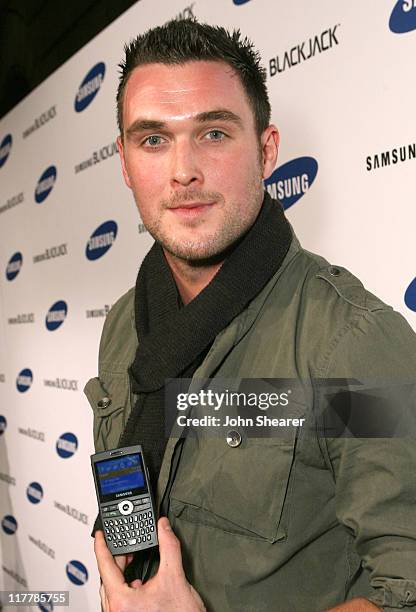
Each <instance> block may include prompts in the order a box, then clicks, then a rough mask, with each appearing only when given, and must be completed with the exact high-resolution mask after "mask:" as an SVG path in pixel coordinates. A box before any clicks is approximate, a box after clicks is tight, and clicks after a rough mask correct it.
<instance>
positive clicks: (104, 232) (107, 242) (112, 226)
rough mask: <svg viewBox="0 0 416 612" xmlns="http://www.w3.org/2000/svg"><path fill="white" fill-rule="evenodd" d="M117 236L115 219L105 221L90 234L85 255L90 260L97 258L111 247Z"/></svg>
mask: <svg viewBox="0 0 416 612" xmlns="http://www.w3.org/2000/svg"><path fill="white" fill-rule="evenodd" d="M116 237H117V223H116V222H115V221H105V223H102V224H101V225H100V226H99V227H97V229H96V230H95V231H94V233H93V234H91V237H90V238H89V239H88V242H87V246H86V249H85V256H86V258H87V259H89V260H90V261H94V260H95V259H99V258H100V257H102V256H103V255H105V253H107V251H108V250H109V249H111V247H112V246H113V243H114V241H115V239H116Z"/></svg>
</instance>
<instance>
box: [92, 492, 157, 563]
mask: <svg viewBox="0 0 416 612" xmlns="http://www.w3.org/2000/svg"><path fill="white" fill-rule="evenodd" d="M149 501H150V500H149V499H148V498H146V499H143V500H135V501H134V509H133V512H132V514H130V515H129V516H121V515H120V513H119V512H118V511H116V510H115V508H117V506H106V507H104V508H102V515H103V519H104V520H103V523H104V532H105V537H106V539H107V542H108V544H109V547H110V549H111V548H113V549H117V552H118V553H119V554H121V553H122V551H121V550H120V551H119V550H118V549H121V548H125V547H127V548H130V547H131V546H137V545H142V546H140V548H142V547H143V545H145V547H146V548H147V547H148V546H152V545H154V544H156V528H155V521H154V516H153V512H152V511H151V510H149V508H150V504H149ZM126 552H129V551H126Z"/></svg>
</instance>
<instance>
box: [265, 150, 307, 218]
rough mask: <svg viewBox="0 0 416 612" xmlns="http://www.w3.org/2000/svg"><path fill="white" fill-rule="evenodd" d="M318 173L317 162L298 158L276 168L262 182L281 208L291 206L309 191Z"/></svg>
mask: <svg viewBox="0 0 416 612" xmlns="http://www.w3.org/2000/svg"><path fill="white" fill-rule="evenodd" d="M317 173H318V162H317V161H316V159H314V158H313V157H298V158H297V159H292V160H291V161H289V162H287V163H286V164H283V166H280V167H279V168H277V169H276V170H275V171H274V172H273V174H272V175H271V176H270V177H269V178H268V179H266V180H265V181H264V186H265V187H266V189H267V191H268V192H269V194H270V195H271V197H272V198H275V199H278V200H280V202H281V203H282V204H283V208H284V209H287V208H289V207H290V206H293V204H295V203H296V202H297V201H298V200H299V199H300V198H301V197H302V196H303V195H305V193H306V192H307V191H308V190H309V188H310V186H311V185H312V183H313V182H314V180H315V178H316V175H317Z"/></svg>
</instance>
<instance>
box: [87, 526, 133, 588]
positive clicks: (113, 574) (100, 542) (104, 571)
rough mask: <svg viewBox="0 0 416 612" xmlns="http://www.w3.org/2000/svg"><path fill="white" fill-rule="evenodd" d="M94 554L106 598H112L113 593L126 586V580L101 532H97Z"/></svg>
mask: <svg viewBox="0 0 416 612" xmlns="http://www.w3.org/2000/svg"><path fill="white" fill-rule="evenodd" d="M94 552H95V556H96V558H97V565H98V571H99V572H100V576H101V580H102V581H103V584H104V587H105V593H106V596H107V597H110V595H111V593H112V591H114V590H116V589H119V588H120V587H121V586H122V585H124V584H125V580H124V576H123V573H122V572H121V570H120V569H119V567H118V566H117V563H116V562H115V561H114V559H113V555H112V554H111V553H110V551H109V550H108V547H107V544H106V543H105V539H104V534H103V532H102V531H99V530H97V531H96V532H95V539H94Z"/></svg>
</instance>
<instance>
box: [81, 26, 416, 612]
mask: <svg viewBox="0 0 416 612" xmlns="http://www.w3.org/2000/svg"><path fill="white" fill-rule="evenodd" d="M121 67H122V74H121V78H120V85H119V90H118V98H117V101H118V121H119V127H120V137H119V139H118V147H119V152H120V157H121V162H122V170H123V175H124V179H125V181H126V183H127V185H128V186H129V187H130V188H131V189H132V191H133V194H134V197H135V201H136V204H137V207H138V209H139V212H140V215H141V217H142V220H143V223H144V224H145V225H146V227H147V229H148V230H149V232H150V233H151V234H152V236H153V237H154V239H155V241H156V242H155V245H154V246H153V247H152V249H151V251H150V252H149V253H148V255H147V256H146V258H145V260H144V262H143V264H142V266H141V268H140V271H139V275H138V278H137V283H136V288H135V289H134V290H133V289H132V290H130V291H129V292H128V293H127V294H126V295H125V296H123V297H122V298H121V299H120V300H119V301H118V302H117V304H116V305H115V306H114V308H113V309H112V311H111V312H110V314H109V315H108V317H107V320H106V324H105V327H104V331H103V336H102V340H101V345H100V363H99V378H95V379H92V380H91V381H90V382H89V383H88V384H87V387H86V393H87V396H88V397H89V399H90V402H91V404H92V406H93V409H94V417H95V418H94V434H95V444H96V449H97V450H103V449H105V448H114V447H117V446H118V445H119V446H127V445H129V444H135V443H136V444H137V443H140V444H142V446H143V447H144V452H145V456H146V457H147V458H148V463H149V469H150V476H151V480H152V482H153V483H154V485H155V494H156V505H157V509H158V512H159V514H160V516H162V517H167V518H161V519H160V520H159V523H158V535H159V541H160V545H159V553H160V560H159V559H158V557H157V555H155V554H152V555H150V556H146V555H143V554H142V555H140V554H138V555H136V556H135V558H134V560H132V558H131V557H129V558H126V557H123V556H119V557H115V559H113V558H112V556H111V554H110V553H109V551H108V549H107V548H106V545H105V542H104V538H103V535H102V532H101V531H99V530H97V531H96V534H95V540H96V541H95V550H96V555H97V561H98V567H99V571H100V575H101V578H102V582H103V586H102V588H101V600H102V606H103V609H104V610H106V611H108V610H132V611H133V610H138V611H143V612H147V611H153V610H164V611H166V612H170V611H173V610H175V611H176V610H178V611H179V610H181V611H188V610H189V611H199V610H203V609H205V608H204V607H206V609H207V610H210V611H211V610H213V611H215V612H227V611H238V612H240V611H243V610H244V611H245V610H246V611H250V612H265V611H282V612H288V611H291V612H292V611H295V612H297V611H299V612H303V611H305V612H306V611H308V612H318V611H323V610H329V609H331V610H337V611H339V612H341V611H344V612H354V611H370V610H379V609H384V610H399V609H402V608H403V607H406V609H407V608H412V609H415V607H416V511H415V509H414V502H415V500H416V480H415V473H416V471H415V469H414V466H415V460H416V451H415V445H414V442H412V441H409V440H405V439H394V440H393V439H389V438H386V437H382V438H374V439H369V438H370V437H371V433H370V434H369V435H367V436H366V437H354V436H352V437H351V436H350V437H346V436H342V435H341V436H334V437H331V438H329V437H325V436H324V435H321V436H319V435H317V434H316V435H312V436H308V437H304V436H302V435H301V434H300V433H299V431H298V430H296V429H295V428H293V429H292V430H291V431H290V433H288V434H287V436H285V437H284V438H281V437H276V436H275V437H273V436H272V437H270V438H253V437H249V436H245V432H244V428H239V427H236V428H234V429H233V430H231V431H230V429H225V430H224V433H223V434H222V433H220V435H218V436H216V437H204V436H199V435H196V436H188V437H181V436H180V435H176V433H175V435H172V436H171V437H170V438H169V440H167V439H166V436H165V426H166V424H165V414H164V390H165V384H166V382H165V381H166V379H168V378H192V379H193V380H192V382H191V387H190V388H196V387H195V385H196V384H197V381H198V380H199V379H219V378H224V379H254V378H285V379H298V380H301V381H303V382H305V381H306V382H307V383H309V385H307V388H308V389H309V391H308V392H307V394H306V400H305V401H304V402H302V401H301V402H299V404H298V410H299V415H300V414H302V415H306V416H307V417H308V418H310V417H311V415H315V416H316V418H317V419H318V420H319V419H320V418H321V416H322V414H324V416H325V414H327V415H328V414H329V416H330V418H331V415H332V414H333V412H334V411H337V410H338V403H339V402H338V400H339V398H342V397H344V395H345V391H346V388H345V385H347V391H348V397H355V398H358V397H361V398H362V394H361V396H360V394H359V393H355V395H354V393H353V392H352V384H350V383H349V382H348V381H351V380H352V381H357V380H358V381H360V380H361V381H363V380H370V379H371V380H373V379H374V380H377V381H383V382H385V381H386V380H388V381H392V382H393V383H395V382H397V381H400V382H403V381H414V373H415V366H416V340H415V335H414V334H413V332H412V331H411V329H410V327H409V326H408V325H407V323H406V322H405V321H404V319H403V318H402V317H401V316H400V315H398V314H397V313H394V312H393V311H392V309H391V308H390V307H388V306H386V305H385V304H383V303H382V302H381V301H380V300H378V299H377V298H376V297H374V296H372V295H371V294H369V293H368V292H367V291H366V290H365V289H364V288H363V287H362V285H361V283H360V282H359V281H358V280H357V279H356V278H354V277H353V276H352V275H351V274H350V273H349V272H347V271H346V270H345V269H342V268H338V267H334V266H330V265H329V264H328V262H326V261H325V260H323V259H322V258H320V257H318V256H316V255H313V254H311V253H308V252H306V251H304V250H303V249H302V248H301V246H300V245H299V242H298V241H297V239H296V237H295V236H294V234H293V231H292V229H291V227H290V226H289V224H288V222H287V221H286V219H285V217H284V214H283V211H282V209H281V207H280V205H279V204H278V203H277V202H275V201H273V200H271V199H270V198H269V196H268V195H267V194H265V192H264V190H263V179H265V178H267V177H268V176H269V175H270V174H271V173H272V171H273V169H274V167H275V164H276V159H277V151H278V144H279V135H278V130H277V128H276V127H275V126H274V125H271V124H270V105H269V101H268V96H267V90H266V86H265V72H264V70H263V69H261V68H260V66H259V57H258V55H257V53H256V52H255V51H254V50H253V47H252V45H251V43H250V42H249V41H247V40H242V39H241V36H240V35H239V34H238V33H234V34H228V33H227V32H226V31H225V30H224V29H222V28H218V27H211V26H208V25H202V24H198V23H197V22H195V21H189V20H184V21H172V22H169V23H168V24H166V25H165V26H162V27H159V28H154V29H152V30H149V31H148V32H147V33H145V34H144V35H142V36H139V37H138V38H137V39H136V40H135V41H133V42H132V43H131V44H130V45H129V47H127V48H126V59H125V62H124V63H123V64H122V65H121ZM322 380H327V381H329V384H330V386H331V389H330V391H331V392H330V394H328V393H326V392H324V393H320V391H319V384H318V385H317V384H316V381H318V382H319V381H322ZM346 381H347V382H346ZM350 387H351V388H350ZM104 396H105V398H106V399H105V401H104V400H103V397H104ZM366 397H367V396H366ZM354 401H355V400H354ZM354 401H353V400H351V405H355V404H354ZM355 403H357V402H355ZM387 403H388V402H387ZM377 405H378V404H377ZM395 409H396V406H395V404H394V402H393V405H392V404H391V403H390V404H388V413H389V414H390V412H391V411H393V412H394V410H395ZM341 414H342V411H341ZM319 415H321V416H319ZM322 418H324V417H322ZM324 429H325V425H324ZM317 431H318V429H317ZM156 483H157V486H156ZM168 519H169V520H168ZM175 534H176V535H175ZM179 542H180V544H179ZM123 571H124V575H123Z"/></svg>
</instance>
